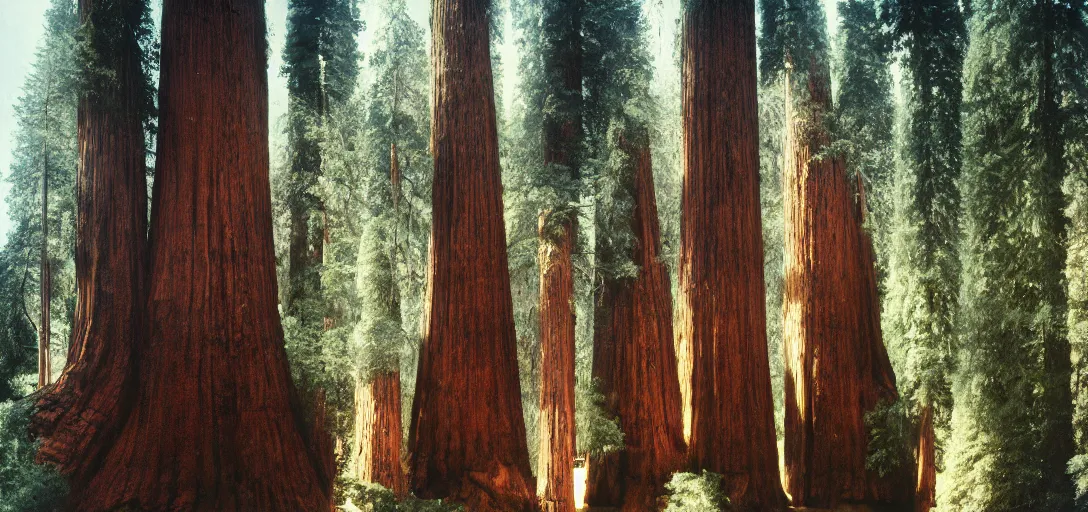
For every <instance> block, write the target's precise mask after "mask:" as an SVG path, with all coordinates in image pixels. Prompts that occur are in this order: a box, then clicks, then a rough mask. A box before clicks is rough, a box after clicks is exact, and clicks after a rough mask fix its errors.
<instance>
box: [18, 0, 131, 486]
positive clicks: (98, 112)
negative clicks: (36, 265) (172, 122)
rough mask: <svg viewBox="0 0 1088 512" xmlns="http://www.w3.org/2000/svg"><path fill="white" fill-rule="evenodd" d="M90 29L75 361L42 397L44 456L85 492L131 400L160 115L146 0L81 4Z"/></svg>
mask: <svg viewBox="0 0 1088 512" xmlns="http://www.w3.org/2000/svg"><path fill="white" fill-rule="evenodd" d="M79 10H80V20H81V23H82V25H83V27H84V28H83V30H84V33H86V34H89V35H90V38H89V40H88V41H87V43H86V44H87V45H88V46H87V47H85V51H84V55H83V59H84V61H83V70H82V74H83V82H84V84H85V85H84V90H83V92H82V97H81V99H80V102H79V114H78V133H79V168H78V171H77V176H76V197H77V202H78V205H77V216H78V220H77V223H76V229H77V233H76V281H77V287H78V298H77V301H76V304H77V309H76V313H75V327H74V329H73V336H72V342H71V345H70V346H69V352H68V353H69V359H68V365H67V367H66V368H65V370H64V374H63V375H61V377H60V380H58V382H57V384H56V385H55V386H54V387H52V388H51V389H50V390H49V392H48V393H46V394H45V395H43V396H42V397H41V398H40V399H39V401H38V404H37V406H38V413H37V415H36V417H35V421H34V425H33V428H34V430H35V432H36V433H37V434H38V435H39V436H40V437H41V439H42V444H41V448H40V451H39V455H38V458H39V460H41V461H44V462H50V463H52V464H54V465H56V466H57V468H58V469H59V470H60V471H61V472H63V473H65V474H69V475H70V476H71V479H72V481H73V482H74V483H75V485H76V487H77V488H78V486H79V485H81V484H85V483H86V478H87V477H88V476H89V472H90V471H93V470H94V469H95V467H96V465H97V464H98V463H99V462H101V457H100V455H101V454H102V453H103V452H104V448H106V447H108V446H109V444H110V443H111V442H112V440H113V438H114V437H115V436H116V435H117V431H118V430H119V428H120V426H121V424H122V422H123V420H124V417H125V414H126V413H127V411H128V408H129V407H130V406H131V403H130V401H131V397H132V393H131V391H132V380H133V379H132V377H133V376H134V375H135V373H134V371H133V366H132V351H133V348H134V344H135V335H136V326H137V325H138V324H139V320H140V315H141V313H142V311H143V306H144V304H143V295H142V289H143V282H144V279H145V266H146V261H147V247H146V245H147V244H146V241H147V181H146V178H145V175H146V169H145V167H146V164H145V145H144V121H145V119H146V118H147V116H148V115H149V114H150V112H151V108H152V103H151V101H150V98H151V94H150V93H151V88H150V85H149V82H148V78H147V74H146V68H145V58H144V53H143V51H142V48H141V43H143V42H146V39H147V38H148V37H149V36H150V17H149V15H148V7H147V3H146V1H145V0H126V1H121V2H103V1H101V0H82V1H81V2H80V3H79Z"/></svg>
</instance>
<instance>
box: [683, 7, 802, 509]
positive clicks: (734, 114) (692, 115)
mask: <svg viewBox="0 0 1088 512" xmlns="http://www.w3.org/2000/svg"><path fill="white" fill-rule="evenodd" d="M683 31H684V32H683V42H682V48H683V52H684V53H683V55H684V63H683V73H684V78H683V122H684V163H685V167H684V183H683V195H682V199H681V204H682V214H681V215H682V220H681V222H682V227H681V250H680V270H679V272H680V275H679V281H680V284H679V294H680V306H679V312H678V315H677V316H678V319H679V320H678V321H679V325H678V331H679V333H678V334H679V338H680V339H681V341H680V343H679V345H680V346H681V347H683V348H684V349H685V350H686V353H683V354H681V360H682V361H683V364H685V365H686V366H688V368H689V369H688V370H687V371H685V372H684V373H685V374H686V375H685V376H686V377H688V378H690V381H688V382H684V383H683V384H685V385H687V386H689V388H688V390H689V391H688V393H687V395H688V396H687V397H685V398H686V400H690V401H685V403H684V406H685V408H686V409H689V411H690V412H688V413H687V414H690V416H689V417H690V439H689V445H690V447H689V450H690V451H689V453H688V455H689V458H690V463H691V466H692V469H693V470H695V471H700V470H709V471H713V472H715V473H719V474H721V475H722V476H723V482H722V485H723V490H724V491H725V493H726V494H728V495H729V497H730V499H731V501H732V503H733V504H734V505H737V506H740V507H743V508H744V509H748V510H783V509H785V507H786V504H787V501H786V496H785V494H784V493H783V491H782V482H781V477H780V475H779V469H778V447H777V445H776V439H775V427H774V401H773V400H772V397H771V380H770V363H769V361H768V358H767V357H768V356H767V330H766V325H767V318H766V303H765V295H764V291H763V290H764V283H763V233H762V224H761V222H760V202H759V138H758V135H759V133H758V117H757V109H756V96H757V84H756V31H755V2H754V0H732V1H728V2H717V1H711V0H692V1H689V2H688V3H687V4H686V11H685V13H684V28H683ZM721 91H730V93H729V94H722V93H721Z"/></svg>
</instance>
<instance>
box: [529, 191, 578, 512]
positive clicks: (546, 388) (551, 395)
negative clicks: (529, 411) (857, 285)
mask: <svg viewBox="0 0 1088 512" xmlns="http://www.w3.org/2000/svg"><path fill="white" fill-rule="evenodd" d="M547 215H548V214H547V212H545V213H544V214H542V215H541V216H540V237H541V244H540V251H539V254H538V256H537V259H538V261H539V262H540V368H541V372H540V456H539V459H538V462H537V482H536V491H537V494H538V495H539V497H540V502H541V508H542V509H543V510H544V511H545V512H574V450H575V446H576V445H575V434H574V323H575V322H574V302H573V297H574V272H573V267H572V265H571V255H572V253H573V252H574V223H573V221H570V220H569V219H568V220H567V221H566V222H564V223H563V225H562V226H560V228H559V229H561V230H562V231H561V233H560V234H559V236H558V237H557V239H556V240H550V239H549V237H548V235H547V234H546V232H545V230H546V225H547V223H548V221H547V220H546V218H547Z"/></svg>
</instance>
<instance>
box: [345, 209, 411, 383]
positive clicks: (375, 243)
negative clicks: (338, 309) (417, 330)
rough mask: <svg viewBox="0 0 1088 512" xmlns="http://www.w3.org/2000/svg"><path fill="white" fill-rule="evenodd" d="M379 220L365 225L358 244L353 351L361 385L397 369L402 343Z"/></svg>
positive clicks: (396, 298)
mask: <svg viewBox="0 0 1088 512" xmlns="http://www.w3.org/2000/svg"><path fill="white" fill-rule="evenodd" d="M382 224H383V223H382V221H381V219H373V220H371V221H370V222H369V223H368V226H367V228H366V230H365V231H364V232H363V237H362V240H361V241H360V243H359V282H358V287H359V296H360V301H361V308H362V310H361V313H362V314H361V319H360V321H359V323H358V324H357V325H356V331H355V349H356V351H357V353H358V354H359V358H358V361H359V362H358V369H359V370H358V373H359V378H360V379H361V380H362V381H363V382H369V381H370V379H372V378H373V377H374V376H376V375H378V374H380V373H384V372H389V371H394V370H399V369H400V353H401V350H402V349H403V347H404V346H405V342H406V338H407V337H406V335H405V332H404V329H403V328H402V327H401V316H400V315H401V311H400V297H399V293H398V291H397V286H396V283H395V282H394V269H393V262H392V259H391V258H390V257H389V251H390V249H391V248H392V247H393V246H392V244H391V243H390V242H391V239H390V238H391V237H390V233H389V231H388V230H387V229H386V227H385V226H383V225H382Z"/></svg>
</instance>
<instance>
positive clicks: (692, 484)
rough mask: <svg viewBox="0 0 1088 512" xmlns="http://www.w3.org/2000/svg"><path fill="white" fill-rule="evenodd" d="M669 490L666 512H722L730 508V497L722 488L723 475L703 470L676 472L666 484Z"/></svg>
mask: <svg viewBox="0 0 1088 512" xmlns="http://www.w3.org/2000/svg"><path fill="white" fill-rule="evenodd" d="M665 489H666V490H668V492H669V501H668V505H666V506H665V512H722V511H724V510H730V509H732V507H731V506H730V504H729V497H728V496H726V495H725V491H723V490H722V476H721V475H719V474H717V473H712V472H710V471H706V470H703V473H702V474H698V475H697V474H695V473H674V474H673V475H672V480H670V481H669V483H667V484H665Z"/></svg>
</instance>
